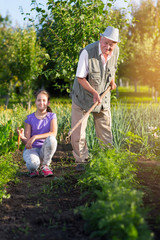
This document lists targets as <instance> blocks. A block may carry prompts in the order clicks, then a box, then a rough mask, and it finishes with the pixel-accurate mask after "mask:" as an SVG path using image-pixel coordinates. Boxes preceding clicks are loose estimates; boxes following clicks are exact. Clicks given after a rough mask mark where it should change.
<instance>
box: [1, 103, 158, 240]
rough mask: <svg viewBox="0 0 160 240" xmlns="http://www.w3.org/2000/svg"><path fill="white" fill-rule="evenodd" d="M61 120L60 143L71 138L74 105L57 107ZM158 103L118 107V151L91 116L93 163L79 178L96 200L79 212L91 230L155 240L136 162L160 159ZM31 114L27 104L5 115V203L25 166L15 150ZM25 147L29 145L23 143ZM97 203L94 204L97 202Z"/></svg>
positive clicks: (129, 239) (114, 126)
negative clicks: (101, 140) (102, 139)
mask: <svg viewBox="0 0 160 240" xmlns="http://www.w3.org/2000/svg"><path fill="white" fill-rule="evenodd" d="M51 107H52V109H53V111H54V112H56V114H57V118H58V126H59V129H58V137H57V138H58V142H59V143H61V142H63V141H64V140H65V137H66V136H67V134H68V132H69V130H70V114H71V104H62V103H54V104H53V105H52V104H51ZM159 108H160V107H159V106H158V105H153V104H151V105H149V104H148V105H136V106H133V105H132V106H130V107H128V106H127V105H125V104H121V103H116V104H113V106H112V131H113V138H114V147H113V148H109V149H106V148H105V147H103V148H102V149H100V148H99V146H98V143H97V142H98V140H97V139H96V138H95V132H94V131H93V119H92V116H90V120H89V125H88V128H87V142H88V146H89V149H90V159H91V160H90V163H89V166H88V167H87V168H86V171H85V173H84V174H82V175H81V176H80V178H79V180H78V184H79V185H80V186H81V188H82V194H86V195H89V196H90V199H91V203H88V205H87V206H82V207H80V208H78V209H76V210H75V211H78V212H80V213H81V214H82V216H83V218H84V220H85V222H86V231H87V232H88V233H89V234H91V237H95V236H100V237H101V236H107V238H106V239H112V240H118V239H119V240H132V239H133V240H136V239H140V240H141V239H142V240H143V239H144V240H150V239H152V235H153V234H152V233H151V232H150V230H149V228H148V226H147V224H146V221H145V216H144V214H143V204H142V202H143V201H142V198H143V192H142V191H141V190H139V189H140V186H139V183H138V182H137V181H136V171H137V169H136V161H137V160H138V158H139V157H140V156H142V155H143V156H144V157H146V158H151V157H152V159H153V158H154V159H155V160H158V157H159V156H158V155H159V151H160V148H159V147H160V145H159V140H158V139H159V138H158V135H159V119H158V113H159V111H160V109H159ZM33 111H34V108H31V110H30V111H29V110H27V109H25V108H24V107H23V106H21V105H18V104H17V105H15V106H14V107H13V109H6V110H5V111H4V110H3V111H2V109H1V111H0V146H1V148H0V201H2V200H3V198H4V197H10V196H9V195H8V194H7V183H8V182H10V181H15V180H16V178H17V173H18V170H19V166H18V164H17V162H13V159H12V154H11V153H12V152H14V151H15V150H16V149H17V147H18V136H17V133H16V128H17V127H22V126H23V121H24V119H25V116H26V115H28V114H29V113H30V112H33ZM20 149H23V146H22V145H20ZM93 199H94V201H93Z"/></svg>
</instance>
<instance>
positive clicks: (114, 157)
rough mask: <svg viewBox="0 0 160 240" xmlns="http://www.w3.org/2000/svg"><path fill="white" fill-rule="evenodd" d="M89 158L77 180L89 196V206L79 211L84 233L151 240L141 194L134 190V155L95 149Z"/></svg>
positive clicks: (133, 239) (106, 236)
mask: <svg viewBox="0 0 160 240" xmlns="http://www.w3.org/2000/svg"><path fill="white" fill-rule="evenodd" d="M92 154H93V158H92V159H91V161H90V164H89V167H88V168H87V169H86V172H85V173H84V175H83V176H82V178H80V179H79V184H80V186H82V187H83V191H84V189H87V191H88V194H89V195H91V194H92V202H91V203H88V206H83V207H80V208H79V210H80V213H81V214H82V216H83V218H84V220H85V221H86V225H85V229H86V231H87V232H88V233H89V234H90V236H91V238H92V237H96V236H99V237H103V238H104V239H105V238H106V239H114V240H145V239H147V240H149V239H152V236H151V235H152V234H151V233H150V231H149V230H148V227H147V225H146V222H145V219H144V213H143V211H142V196H143V194H142V192H141V191H139V190H136V182H135V175H134V172H135V170H136V168H135V166H134V164H133V163H134V161H135V160H136V155H135V154H134V155H133V154H131V153H130V152H127V151H119V152H117V151H116V150H115V149H103V150H102V149H99V148H97V147H96V146H95V149H94V152H93V153H92ZM93 199H94V200H93Z"/></svg>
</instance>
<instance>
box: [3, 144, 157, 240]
mask: <svg viewBox="0 0 160 240" xmlns="http://www.w3.org/2000/svg"><path fill="white" fill-rule="evenodd" d="M13 159H14V161H17V162H18V164H19V165H20V173H19V176H18V179H19V181H18V182H16V183H13V182H10V183H9V185H8V186H7V193H8V194H10V198H8V199H4V200H3V202H2V204H0V240H46V239H47V240H64V239H65V240H89V239H90V237H89V234H88V233H87V231H86V230H85V222H84V221H83V219H82V217H81V215H80V214H79V213H78V211H76V210H75V209H77V207H79V206H81V205H84V204H85V203H86V202H87V200H88V199H87V197H85V198H81V192H80V188H79V186H78V185H77V177H78V176H79V174H82V173H81V172H77V171H76V169H75V167H76V166H75V164H74V163H73V157H72V153H71V146H70V145H69V144H67V145H66V144H61V145H59V146H58V149H57V152H56V154H55V156H54V158H53V161H52V168H53V170H54V176H52V177H48V178H44V177H42V176H39V177H36V178H30V177H28V175H27V169H26V167H25V164H24V162H23V161H22V152H21V151H18V150H17V151H16V152H15V154H14V155H13ZM137 164H138V170H137V179H138V181H139V182H140V188H142V190H143V192H144V198H143V201H144V206H145V208H147V209H148V213H147V218H146V220H147V223H148V226H149V228H150V229H151V231H152V232H153V233H154V235H155V237H154V239H155V240H160V162H155V161H151V160H146V159H141V160H139V161H138V163H137ZM93 240H100V238H93ZM101 240H103V238H101ZM109 240H111V239H109ZM123 240H125V239H123ZM146 240H147V239H146Z"/></svg>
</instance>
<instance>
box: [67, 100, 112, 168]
mask: <svg viewBox="0 0 160 240" xmlns="http://www.w3.org/2000/svg"><path fill="white" fill-rule="evenodd" d="M85 113H86V111H84V110H82V109H81V108H80V107H79V106H77V105H76V104H75V103H74V102H73V101H72V123H71V127H72V128H73V127H74V126H75V124H76V123H77V122H78V121H79V120H80V119H81V118H82V117H83V116H84V114H85ZM93 117H94V125H95V130H96V136H97V138H99V139H101V140H102V142H103V143H104V144H105V145H107V144H109V143H110V144H112V132H111V112H110V109H105V110H104V109H103V110H101V112H100V113H93ZM87 121H88V117H87V118H86V119H85V120H84V121H83V122H82V124H80V126H78V127H77V128H76V129H75V131H73V133H72V135H71V144H72V148H73V156H74V158H75V160H76V162H77V163H81V162H84V161H85V159H87V158H88V147H87V142H86V127H87Z"/></svg>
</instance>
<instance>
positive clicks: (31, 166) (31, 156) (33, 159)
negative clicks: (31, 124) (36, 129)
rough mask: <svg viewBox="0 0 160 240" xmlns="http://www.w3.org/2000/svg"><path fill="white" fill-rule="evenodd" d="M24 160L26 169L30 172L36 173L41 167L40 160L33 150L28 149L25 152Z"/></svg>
mask: <svg viewBox="0 0 160 240" xmlns="http://www.w3.org/2000/svg"><path fill="white" fill-rule="evenodd" d="M23 159H24V161H25V162H26V167H27V168H28V170H29V171H34V170H36V169H38V168H39V166H40V158H39V156H38V154H36V153H35V152H34V151H33V149H26V150H25V151H24V152H23Z"/></svg>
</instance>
